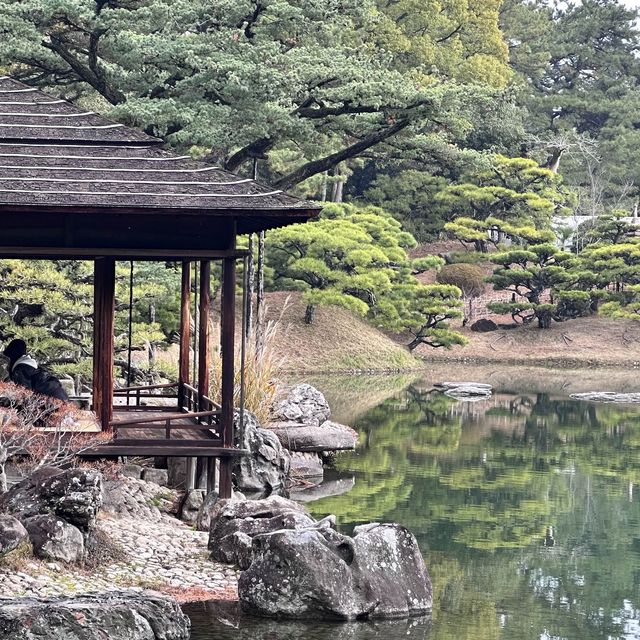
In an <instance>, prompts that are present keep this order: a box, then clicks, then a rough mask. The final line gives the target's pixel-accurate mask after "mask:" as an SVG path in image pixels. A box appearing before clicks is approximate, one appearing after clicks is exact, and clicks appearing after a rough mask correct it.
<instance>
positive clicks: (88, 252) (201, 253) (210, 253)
mask: <svg viewBox="0 0 640 640" xmlns="http://www.w3.org/2000/svg"><path fill="white" fill-rule="evenodd" d="M246 253H247V252H246V251H243V250H236V249H234V250H231V251H225V250H209V249H206V250H204V249H203V250H198V249H188V250H187V249H143V248H139V249H117V248H116V249H108V248H96V249H93V248H92V249H88V248H76V247H15V246H11V247H3V246H2V245H0V258H32V259H41V260H47V259H52V258H59V259H74V258H75V259H78V260H93V259H94V258H95V257H96V256H103V257H113V258H121V259H123V260H130V259H133V260H141V261H142V260H148V261H154V260H156V261H164V260H168V259H172V260H183V259H184V258H193V259H194V260H195V259H197V260H201V259H205V258H206V259H211V260H216V259H219V258H228V257H229V256H233V257H236V258H242V257H244V256H245V255H246Z"/></svg>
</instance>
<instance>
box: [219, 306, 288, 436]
mask: <svg viewBox="0 0 640 640" xmlns="http://www.w3.org/2000/svg"><path fill="white" fill-rule="evenodd" d="M285 309H286V304H285V306H284V307H283V309H282V312H283V313H284V311H285ZM281 328H282V322H281V316H280V318H277V319H275V320H269V321H268V322H267V323H266V325H265V329H264V336H263V342H262V347H261V348H260V347H258V346H257V345H256V341H255V340H253V339H251V340H248V341H247V343H246V348H245V367H244V407H245V409H247V410H248V411H251V412H252V413H254V414H255V415H256V417H257V418H258V421H259V422H260V423H262V424H264V423H265V422H267V421H268V419H269V413H270V411H271V407H272V406H273V402H274V400H275V398H276V396H277V395H278V392H279V391H280V387H281V382H280V378H281V376H282V372H283V370H284V368H285V358H284V357H283V356H281V355H279V354H278V352H277V351H276V338H277V337H278V334H279V332H280V331H281ZM240 386H241V369H240V354H239V353H236V366H235V385H234V404H235V406H240ZM221 390H222V358H221V356H220V353H219V352H216V354H215V356H214V358H213V364H212V367H211V384H210V386H209V397H210V398H212V399H214V400H215V401H216V402H219V401H220V396H221Z"/></svg>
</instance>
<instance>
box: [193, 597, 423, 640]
mask: <svg viewBox="0 0 640 640" xmlns="http://www.w3.org/2000/svg"><path fill="white" fill-rule="evenodd" d="M184 610H185V613H187V615H188V616H189V617H190V618H191V622H192V625H193V627H194V630H193V632H192V634H191V640H212V639H213V638H215V640H302V639H304V640H307V639H308V640H388V639H389V638H401V637H402V638H410V639H411V640H426V638H427V637H428V634H429V629H430V627H431V621H430V619H428V618H417V619H413V620H388V621H377V622H353V623H331V622H318V621H315V622H308V623H301V622H292V621H286V620H258V619H255V618H253V619H252V618H248V617H243V616H242V615H241V614H240V611H239V609H238V607H237V605H235V604H230V603H226V602H202V603H194V604H190V605H187V606H185V607H184ZM212 629H215V634H214V635H213V634H212V633H211V630H212Z"/></svg>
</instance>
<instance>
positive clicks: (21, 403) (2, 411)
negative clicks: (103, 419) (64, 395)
mask: <svg viewBox="0 0 640 640" xmlns="http://www.w3.org/2000/svg"><path fill="white" fill-rule="evenodd" d="M79 417H80V411H79V409H78V408H77V407H76V406H75V405H74V404H71V403H68V402H62V401H60V400H57V399H55V398H49V397H47V396H43V395H40V394H37V393H33V392H32V391H30V390H29V389H26V388H25V387H21V386H18V385H15V384H13V383H7V382H2V383H0V474H1V475H4V464H5V462H6V461H7V460H8V459H9V458H11V457H12V456H20V460H21V462H22V464H24V465H25V466H26V467H27V468H28V469H37V468H40V467H43V466H46V465H50V466H63V465H68V464H69V463H71V462H73V461H74V459H75V457H76V456H77V455H78V454H80V453H82V452H83V451H86V450H87V449H90V448H92V447H94V446H96V445H97V444H98V443H100V442H102V441H104V440H105V439H108V438H109V436H108V435H106V434H102V433H83V432H81V431H77V430H75V431H74V428H77V420H78V418H79ZM2 483H3V478H0V484H2ZM1 488H3V489H4V487H1Z"/></svg>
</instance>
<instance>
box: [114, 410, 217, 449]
mask: <svg viewBox="0 0 640 640" xmlns="http://www.w3.org/2000/svg"><path fill="white" fill-rule="evenodd" d="M219 415H220V411H219V410H214V411H198V412H195V413H183V412H180V413H167V414H164V415H162V416H149V417H146V418H141V417H138V418H133V417H132V418H127V419H125V420H114V421H113V422H112V423H111V427H112V429H113V430H114V432H115V433H116V442H117V443H118V444H128V445H132V446H135V445H140V446H142V445H145V444H150V439H128V438H122V437H120V434H121V433H122V431H124V430H128V429H163V430H164V439H165V440H171V432H172V431H173V430H176V429H189V430H194V431H205V432H208V434H207V435H208V437H205V438H202V439H201V440H200V439H198V440H184V439H181V440H175V441H174V442H176V444H180V445H181V446H187V445H188V446H203V447H206V446H209V447H210V446H211V445H212V439H213V440H217V439H219V438H220V434H219V433H217V431H216V430H215V429H216V426H217V417H218V416H219ZM185 420H189V422H188V423H185ZM192 420H193V422H191V421H192ZM211 435H213V436H214V438H211V437H210V436H211Z"/></svg>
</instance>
